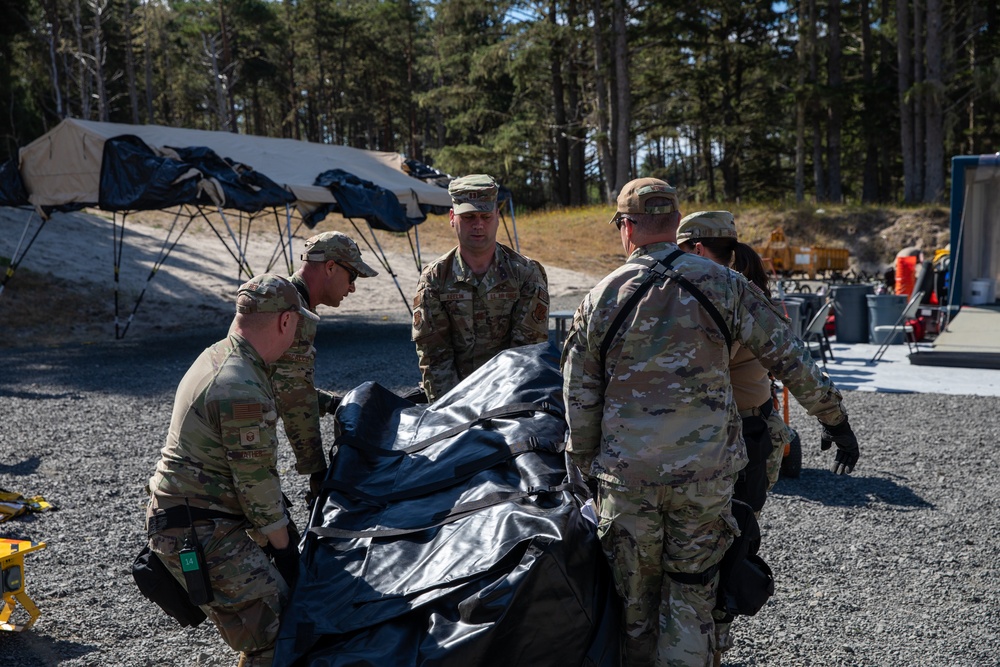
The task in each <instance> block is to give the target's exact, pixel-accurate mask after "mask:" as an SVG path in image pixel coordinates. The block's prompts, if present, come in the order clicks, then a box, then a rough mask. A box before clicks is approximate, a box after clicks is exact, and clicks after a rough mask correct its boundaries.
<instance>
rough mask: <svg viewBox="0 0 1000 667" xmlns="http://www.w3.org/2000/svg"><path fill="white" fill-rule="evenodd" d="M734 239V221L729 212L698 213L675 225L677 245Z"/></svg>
mask: <svg viewBox="0 0 1000 667" xmlns="http://www.w3.org/2000/svg"><path fill="white" fill-rule="evenodd" d="M725 238H729V239H735V238H736V221H735V220H734V219H733V214H732V213H730V212H729V211H698V212H697V213H691V214H690V215H685V216H684V217H683V218H682V219H681V224H679V225H677V243H679V244H680V243H684V242H686V241H700V240H701V239H725Z"/></svg>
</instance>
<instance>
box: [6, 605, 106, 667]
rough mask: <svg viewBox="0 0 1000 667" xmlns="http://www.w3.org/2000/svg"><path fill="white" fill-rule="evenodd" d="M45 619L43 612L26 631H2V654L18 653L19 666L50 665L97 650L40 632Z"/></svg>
mask: <svg viewBox="0 0 1000 667" xmlns="http://www.w3.org/2000/svg"><path fill="white" fill-rule="evenodd" d="M44 620H45V616H44V614H43V616H42V618H41V619H40V620H39V621H38V623H36V624H35V625H34V626H33V627H32V628H30V629H28V630H27V631H26V632H0V655H12V654H13V655H16V656H17V657H18V661H17V667H36V666H37V667H48V666H49V665H56V664H58V663H60V662H63V661H65V660H72V659H73V658H80V657H83V656H85V655H89V654H91V653H94V652H95V651H96V650H97V649H96V647H94V646H90V645H88V644H81V643H79V642H70V641H65V640H62V639H53V638H52V637H46V636H45V635H42V634H39V633H38V632H39V631H38V626H39V625H40V624H41V623H43V622H44ZM5 664H6V661H5ZM94 664H99V663H94Z"/></svg>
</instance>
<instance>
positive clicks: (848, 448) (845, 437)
mask: <svg viewBox="0 0 1000 667" xmlns="http://www.w3.org/2000/svg"><path fill="white" fill-rule="evenodd" d="M834 444H836V445H837V457H836V458H835V459H834V464H833V472H834V473H836V474H838V475H850V474H851V473H852V472H854V466H855V465H857V463H858V457H860V456H861V449H860V448H859V447H858V436H856V435H854V431H853V430H851V425H850V424H848V423H847V417H844V421H842V422H840V423H839V424H837V425H835V426H831V425H829V424H823V435H822V437H821V438H820V441H819V448H820V449H821V450H823V451H826V450H828V449H830V447H831V446H833V445H834Z"/></svg>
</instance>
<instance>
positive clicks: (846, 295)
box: [830, 285, 875, 343]
mask: <svg viewBox="0 0 1000 667" xmlns="http://www.w3.org/2000/svg"><path fill="white" fill-rule="evenodd" d="M874 291H875V290H874V288H873V287H872V286H871V285H834V286H833V287H831V288H830V295H831V298H832V299H833V312H834V316H835V318H836V319H835V322H836V328H835V331H836V335H837V342H838V343H867V342H868V302H867V301H866V300H865V297H867V296H868V295H869V294H872V293H874Z"/></svg>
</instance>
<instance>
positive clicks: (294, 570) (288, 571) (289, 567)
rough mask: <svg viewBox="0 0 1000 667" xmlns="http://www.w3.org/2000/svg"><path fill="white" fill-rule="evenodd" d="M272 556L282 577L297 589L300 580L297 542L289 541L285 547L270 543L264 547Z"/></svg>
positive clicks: (293, 588)
mask: <svg viewBox="0 0 1000 667" xmlns="http://www.w3.org/2000/svg"><path fill="white" fill-rule="evenodd" d="M264 550H265V551H266V552H267V555H268V556H270V557H271V562H272V563H274V567H275V569H276V570H278V572H280V573H281V577H282V578H283V579H284V580H285V583H286V584H288V587H289V588H290V589H292V590H295V584H297V583H298V581H299V547H298V545H297V544H296V543H295V542H292V541H289V542H288V546H287V547H285V548H284V549H275V548H274V547H273V546H271V545H270V544H268V545H267V547H265V549H264Z"/></svg>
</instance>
